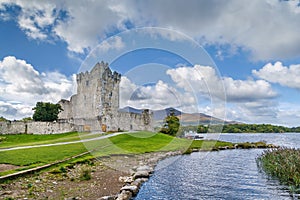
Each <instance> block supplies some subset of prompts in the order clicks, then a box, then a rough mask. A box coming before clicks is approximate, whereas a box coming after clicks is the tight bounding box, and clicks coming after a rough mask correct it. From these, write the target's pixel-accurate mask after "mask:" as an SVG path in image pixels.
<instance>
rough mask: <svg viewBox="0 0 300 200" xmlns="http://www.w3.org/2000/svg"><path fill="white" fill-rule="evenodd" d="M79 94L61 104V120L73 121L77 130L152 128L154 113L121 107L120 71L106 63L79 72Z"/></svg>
mask: <svg viewBox="0 0 300 200" xmlns="http://www.w3.org/2000/svg"><path fill="white" fill-rule="evenodd" d="M76 81H77V94H75V95H73V96H72V97H71V98H70V101H69V100H64V99H62V100H61V101H59V104H60V105H61V107H62V108H63V111H62V112H61V113H60V114H59V120H60V121H66V122H68V123H71V124H74V125H76V127H77V129H78V130H77V131H103V132H106V131H119V130H149V131H152V130H153V127H152V119H153V116H152V114H151V112H150V111H149V110H144V111H143V112H142V114H138V113H129V112H121V111H119V84H120V81H121V75H120V74H119V73H117V72H112V71H111V69H110V68H109V66H108V64H107V63H104V62H101V63H97V64H96V65H95V66H94V68H93V69H92V70H91V71H90V72H84V73H83V72H81V73H79V74H77V77H76Z"/></svg>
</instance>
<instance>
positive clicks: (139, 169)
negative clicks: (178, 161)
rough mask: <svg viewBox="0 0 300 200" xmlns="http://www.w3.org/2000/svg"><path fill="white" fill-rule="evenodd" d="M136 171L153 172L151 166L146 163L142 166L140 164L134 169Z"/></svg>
mask: <svg viewBox="0 0 300 200" xmlns="http://www.w3.org/2000/svg"><path fill="white" fill-rule="evenodd" d="M136 171H148V172H150V173H151V172H153V168H152V167H150V166H148V165H143V166H140V167H138V168H137V169H136Z"/></svg>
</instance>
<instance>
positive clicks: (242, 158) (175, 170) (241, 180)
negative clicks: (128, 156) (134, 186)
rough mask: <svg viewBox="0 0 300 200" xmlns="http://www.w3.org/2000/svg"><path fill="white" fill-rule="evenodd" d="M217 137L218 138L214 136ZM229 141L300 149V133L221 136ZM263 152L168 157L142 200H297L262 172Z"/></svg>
mask: <svg viewBox="0 0 300 200" xmlns="http://www.w3.org/2000/svg"><path fill="white" fill-rule="evenodd" d="M213 137H216V136H213ZM218 138H219V140H223V141H229V142H247V141H249V142H257V141H262V140H263V141H266V142H267V143H272V144H275V145H280V146H287V147H297V148H299V147H300V134H299V133H298V134H297V133H284V134H270V133H268V134H221V135H219V136H218ZM262 152H263V150H262V149H247V150H242V149H237V150H225V151H214V152H196V153H192V154H191V155H184V156H177V157H171V158H167V159H165V160H163V161H161V162H159V163H158V165H157V167H156V170H155V173H154V174H153V176H152V177H151V178H150V179H149V181H148V182H146V183H145V184H144V185H143V186H142V187H141V189H140V192H139V193H138V195H137V197H136V198H135V200H140V199H251V200H252V199H275V200H276V199H278V200H279V199H280V200H282V199H293V198H295V199H296V198H299V197H300V196H299V195H297V194H290V193H289V190H288V188H286V186H283V185H280V183H279V182H278V181H277V180H276V179H272V178H270V177H268V176H266V175H265V174H264V173H263V172H261V171H260V170H259V168H258V167H257V164H256V160H255V159H256V158H257V157H258V156H259V155H260V154H261V153H262Z"/></svg>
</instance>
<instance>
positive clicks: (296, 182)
mask: <svg viewBox="0 0 300 200" xmlns="http://www.w3.org/2000/svg"><path fill="white" fill-rule="evenodd" d="M257 162H258V165H259V166H260V167H261V168H262V169H263V170H264V171H265V172H266V173H267V174H268V175H271V176H273V177H276V178H278V179H279V180H280V181H281V182H282V183H284V184H287V185H289V186H291V187H290V188H294V189H296V188H298V189H296V190H299V189H300V149H293V148H278V149H269V150H265V151H264V152H263V154H262V155H261V156H260V157H258V158H257Z"/></svg>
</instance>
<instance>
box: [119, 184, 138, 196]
mask: <svg viewBox="0 0 300 200" xmlns="http://www.w3.org/2000/svg"><path fill="white" fill-rule="evenodd" d="M122 190H126V191H130V192H131V193H132V194H133V195H136V194H137V193H138V191H139V188H138V187H137V186H136V185H126V186H124V187H122V188H121V191H122Z"/></svg>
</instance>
